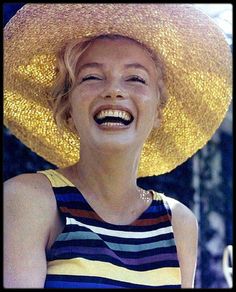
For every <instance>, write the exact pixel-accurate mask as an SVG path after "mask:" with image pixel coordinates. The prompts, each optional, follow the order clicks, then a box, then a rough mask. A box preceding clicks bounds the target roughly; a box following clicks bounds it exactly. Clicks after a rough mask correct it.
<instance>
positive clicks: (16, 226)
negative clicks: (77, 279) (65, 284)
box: [4, 174, 53, 288]
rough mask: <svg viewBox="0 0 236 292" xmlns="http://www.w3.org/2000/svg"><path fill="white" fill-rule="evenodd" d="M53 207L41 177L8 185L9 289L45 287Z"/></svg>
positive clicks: (6, 250) (22, 178) (6, 275)
mask: <svg viewBox="0 0 236 292" xmlns="http://www.w3.org/2000/svg"><path fill="white" fill-rule="evenodd" d="M47 186H48V185H47ZM52 204H53V203H52V200H49V196H48V193H47V190H46V189H45V187H44V186H42V180H40V177H39V175H37V174H23V175H20V176H17V177H14V178H12V179H10V180H8V181H6V182H5V183H4V287H5V288H31V287H34V288H43V286H44V281H45V276H46V272H47V263H46V256H45V247H46V245H47V241H48V237H49V230H50V224H51V222H50V218H51V215H50V211H51V212H52V209H50V208H51V207H52Z"/></svg>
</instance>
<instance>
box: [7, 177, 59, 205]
mask: <svg viewBox="0 0 236 292" xmlns="http://www.w3.org/2000/svg"><path fill="white" fill-rule="evenodd" d="M51 194H52V187H51V184H50V182H49V180H48V179H47V177H46V176H45V175H43V174H41V173H25V174H20V175H18V176H15V177H13V178H10V179H8V180H7V181H5V182H4V199H6V200H11V199H14V201H21V200H27V201H28V203H30V202H31V203H32V204H37V203H39V202H40V201H43V202H44V203H45V200H47V201H48V202H50V201H51V202H53V200H52V199H53V197H52V196H51Z"/></svg>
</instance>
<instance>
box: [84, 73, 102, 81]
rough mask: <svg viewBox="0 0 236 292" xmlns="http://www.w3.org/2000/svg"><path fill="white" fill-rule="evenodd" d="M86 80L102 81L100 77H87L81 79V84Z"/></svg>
mask: <svg viewBox="0 0 236 292" xmlns="http://www.w3.org/2000/svg"><path fill="white" fill-rule="evenodd" d="M87 80H102V78H101V77H98V76H95V75H87V76H85V77H83V78H82V80H81V82H84V81H87Z"/></svg>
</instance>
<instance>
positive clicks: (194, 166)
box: [3, 3, 233, 288]
mask: <svg viewBox="0 0 236 292" xmlns="http://www.w3.org/2000/svg"><path fill="white" fill-rule="evenodd" d="M23 5H24V3H4V4H3V21H4V25H5V24H6V23H7V22H8V20H9V19H10V18H11V17H12V16H14V14H15V13H16V11H17V10H18V9H20V8H21V7H22V6H23ZM193 5H195V6H196V7H198V8H199V9H202V10H203V11H204V12H205V13H207V14H208V15H209V16H210V17H212V18H213V20H214V21H215V22H216V23H217V24H218V25H219V26H220V27H221V29H222V30H223V32H224V33H225V37H226V40H227V42H228V43H229V45H230V47H231V50H232V4H223V3H220V4H193ZM190 46H191V44H190ZM232 139H233V137H232V104H231V106H230V108H229V111H228V113H227V115H226V117H225V119H224V121H223V123H222V124H221V126H220V128H219V129H218V130H217V132H216V133H215V135H214V136H213V137H212V139H211V140H210V141H209V142H208V143H207V145H206V146H205V147H204V148H203V149H201V150H200V151H198V152H197V153H196V154H195V155H194V156H193V157H192V158H190V159H189V160H187V161H186V162H185V163H184V164H182V165H181V166H179V167H177V168H176V169H174V170H173V171H171V172H170V173H167V174H164V175H160V176H152V177H145V178H139V179H138V184H139V185H140V186H141V187H143V188H153V189H154V190H157V191H160V192H165V193H166V194H168V195H170V196H171V197H173V198H176V199H177V200H180V201H181V202H182V203H184V204H185V205H186V206H188V207H189V208H190V209H191V210H192V211H193V212H194V213H195V215H196V217H197V219H198V223H199V249H198V263H197V272H196V280H195V288H228V287H230V286H231V272H232V269H230V267H232V262H231V258H230V255H229V252H228V251H229V250H230V249H229V247H228V248H226V247H227V246H231V245H232V241H233V238H232V237H233V234H232V218H233V217H232V206H233V194H232V164H233V152H232V150H233V146H232V145H233V144H232ZM3 147H4V148H3V157H4V159H3V179H4V181H5V180H7V179H9V178H11V177H13V176H15V175H18V174H21V173H27V172H35V171H37V170H43V169H48V168H53V169H55V168H56V167H55V166H54V165H52V164H50V163H48V162H47V161H45V160H44V159H43V158H41V157H39V156H38V155H36V154H35V153H34V152H32V151H31V150H30V149H28V148H27V147H26V146H24V145H23V144H22V143H21V142H20V141H19V140H18V139H17V138H16V137H14V136H13V135H12V134H11V133H10V131H9V130H8V129H6V128H5V127H3ZM227 266H229V269H227ZM223 267H225V269H223Z"/></svg>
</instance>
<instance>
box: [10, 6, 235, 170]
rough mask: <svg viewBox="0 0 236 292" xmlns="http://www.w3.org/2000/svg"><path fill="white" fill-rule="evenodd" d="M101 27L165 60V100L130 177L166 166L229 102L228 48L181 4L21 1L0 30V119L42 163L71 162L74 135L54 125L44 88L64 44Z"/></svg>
mask: <svg viewBox="0 0 236 292" xmlns="http://www.w3.org/2000/svg"><path fill="white" fill-rule="evenodd" d="M104 33H112V34H121V35H124V36H128V37H131V38H134V39H136V40H138V41H140V42H141V43H144V44H146V45H147V46H148V47H150V48H151V49H153V50H154V51H155V52H157V54H159V56H160V57H161V59H162V60H163V61H164V63H165V66H166V76H167V80H166V86H167V92H168V95H169V99H168V102H167V105H166V107H165V108H164V111H163V122H162V124H161V127H160V128H159V129H157V130H155V131H152V133H151V135H150V138H149V139H148V141H147V142H146V143H145V144H144V148H143V151H142V154H141V160H140V164H139V169H138V175H139V176H150V175H159V174H163V173H166V172H169V171H171V170H173V169H174V168H176V167H177V166H178V165H180V164H182V163H183V162H185V161H186V160H187V159H188V158H190V157H191V156H192V155H193V154H195V153H196V152H197V151H198V150H199V149H200V148H202V147H203V146H204V145H205V144H206V143H207V142H208V141H209V140H210V139H211V137H212V135H213V134H214V132H215V131H216V130H217V128H218V127H219V126H220V124H221V122H222V120H223V119H224V117H225V115H226V112H227V109H228V107H229V104H230V102H231V91H232V54H231V50H230V48H229V46H228V44H227V42H226V40H225V37H224V34H223V32H222V31H221V30H220V29H219V27H218V26H217V25H216V24H215V23H214V22H213V20H212V19H210V17H208V16H207V15H205V14H204V13H203V12H202V11H200V10H197V9H196V8H194V7H193V6H192V5H189V4H188V5H186V4H157V3H156V4H83V3H80V4H62V3H60V4H51V3H48V4H41V3H40V4H26V5H25V6H23V8H21V9H20V10H19V11H18V12H17V13H16V15H15V16H14V17H13V18H12V19H11V20H10V21H9V22H8V24H7V25H6V26H5V28H4V124H5V125H6V127H8V128H9V129H10V131H11V132H12V133H13V134H14V135H15V136H16V137H17V138H19V139H20V140H21V141H22V142H23V143H24V144H25V145H26V146H28V147H29V148H30V149H31V150H32V151H34V152H36V153H37V154H38V155H40V156H42V157H43V158H44V159H46V160H47V161H49V162H50V163H52V164H54V165H56V166H58V167H65V166H69V165H71V164H73V163H75V162H77V161H78V160H79V145H80V143H79V138H78V137H77V136H76V135H75V134H73V133H72V132H70V131H69V130H68V129H64V130H63V134H62V133H61V131H59V129H58V128H57V125H56V123H55V121H54V119H53V115H52V110H51V108H50V106H49V103H48V98H49V96H48V93H47V92H48V89H50V86H51V85H52V83H53V80H54V78H55V71H54V70H55V54H56V52H57V51H58V50H59V49H60V48H61V47H62V46H63V45H64V43H65V42H68V41H69V40H73V39H78V40H79V39H82V38H84V37H85V36H96V35H100V34H104Z"/></svg>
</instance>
